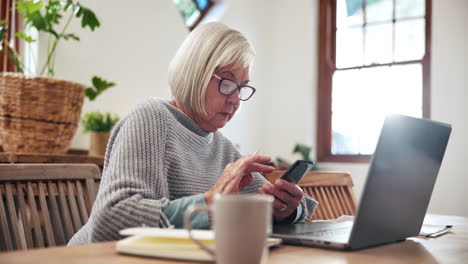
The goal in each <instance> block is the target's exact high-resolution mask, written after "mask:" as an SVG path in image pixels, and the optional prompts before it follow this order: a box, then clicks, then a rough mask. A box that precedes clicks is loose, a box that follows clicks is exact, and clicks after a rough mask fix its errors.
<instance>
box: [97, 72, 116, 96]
mask: <svg viewBox="0 0 468 264" xmlns="http://www.w3.org/2000/svg"><path fill="white" fill-rule="evenodd" d="M92 82H93V85H94V87H95V88H96V90H97V91H98V92H100V93H101V92H104V91H105V90H107V89H108V88H110V87H112V86H115V83H113V82H108V81H106V80H104V79H103V78H101V77H99V76H94V77H93V79H92Z"/></svg>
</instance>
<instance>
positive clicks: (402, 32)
mask: <svg viewBox="0 0 468 264" xmlns="http://www.w3.org/2000/svg"><path fill="white" fill-rule="evenodd" d="M424 32H425V21H424V19H416V20H407V21H400V22H397V23H395V61H405V60H419V59H422V57H423V56H424V49H425V40H424V39H425V33H424Z"/></svg>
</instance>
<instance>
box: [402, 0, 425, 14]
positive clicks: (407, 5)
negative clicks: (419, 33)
mask: <svg viewBox="0 0 468 264" xmlns="http://www.w3.org/2000/svg"><path fill="white" fill-rule="evenodd" d="M425 2H426V1H425V0H395V17H396V19H399V18H408V17H423V16H424V15H425V14H426V10H425V9H426V3H425Z"/></svg>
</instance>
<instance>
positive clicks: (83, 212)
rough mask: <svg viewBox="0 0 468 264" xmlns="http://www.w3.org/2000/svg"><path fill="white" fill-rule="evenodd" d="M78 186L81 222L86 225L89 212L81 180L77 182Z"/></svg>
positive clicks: (77, 194)
mask: <svg viewBox="0 0 468 264" xmlns="http://www.w3.org/2000/svg"><path fill="white" fill-rule="evenodd" d="M75 185H76V198H77V200H78V208H79V209H80V216H81V222H82V223H86V222H87V221H88V212H87V208H86V203H85V199H84V196H85V194H84V192H83V187H82V185H81V182H80V181H79V180H77V181H75Z"/></svg>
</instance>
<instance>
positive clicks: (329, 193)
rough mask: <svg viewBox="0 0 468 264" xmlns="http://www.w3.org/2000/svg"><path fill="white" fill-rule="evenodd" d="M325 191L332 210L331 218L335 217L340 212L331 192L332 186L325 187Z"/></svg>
mask: <svg viewBox="0 0 468 264" xmlns="http://www.w3.org/2000/svg"><path fill="white" fill-rule="evenodd" d="M323 191H324V192H325V195H326V196H327V199H328V203H329V208H330V212H331V219H335V218H336V215H337V214H338V213H337V211H336V203H335V201H334V200H333V197H332V195H331V192H330V188H323Z"/></svg>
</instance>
